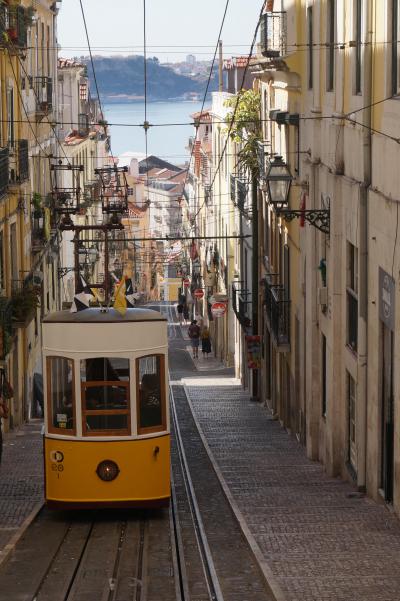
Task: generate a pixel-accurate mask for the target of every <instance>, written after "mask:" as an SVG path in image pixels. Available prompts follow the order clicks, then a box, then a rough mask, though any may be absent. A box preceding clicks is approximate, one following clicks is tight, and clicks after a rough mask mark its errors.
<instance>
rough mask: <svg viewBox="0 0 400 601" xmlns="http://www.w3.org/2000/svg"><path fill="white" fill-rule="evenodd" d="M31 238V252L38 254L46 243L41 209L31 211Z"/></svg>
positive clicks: (43, 217)
mask: <svg viewBox="0 0 400 601" xmlns="http://www.w3.org/2000/svg"><path fill="white" fill-rule="evenodd" d="M31 236H32V237H31V247H32V252H40V251H41V250H42V249H43V247H44V245H45V244H46V242H47V238H46V233H45V215H44V210H43V209H35V210H33V211H32V226H31Z"/></svg>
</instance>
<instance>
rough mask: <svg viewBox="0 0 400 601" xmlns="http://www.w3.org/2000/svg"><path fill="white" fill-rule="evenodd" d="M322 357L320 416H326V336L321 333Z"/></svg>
mask: <svg viewBox="0 0 400 601" xmlns="http://www.w3.org/2000/svg"><path fill="white" fill-rule="evenodd" d="M321 350H322V357H321V389H322V407H321V411H322V417H326V408H327V388H328V386H327V380H326V379H327V369H326V337H325V336H324V335H323V334H322V349H321Z"/></svg>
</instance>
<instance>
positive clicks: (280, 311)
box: [265, 274, 290, 351]
mask: <svg viewBox="0 0 400 601" xmlns="http://www.w3.org/2000/svg"><path fill="white" fill-rule="evenodd" d="M277 281H278V276H277V274H269V275H268V276H267V277H266V278H265V310H266V318H267V325H268V327H269V330H270V332H271V334H272V338H273V341H274V343H275V344H276V346H277V347H278V349H279V350H282V351H287V350H289V349H290V300H289V299H288V294H287V290H286V289H285V287H284V286H282V285H280V284H278V283H277Z"/></svg>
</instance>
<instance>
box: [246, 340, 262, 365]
mask: <svg viewBox="0 0 400 601" xmlns="http://www.w3.org/2000/svg"><path fill="white" fill-rule="evenodd" d="M246 343H247V366H248V368H249V369H260V368H261V336H246Z"/></svg>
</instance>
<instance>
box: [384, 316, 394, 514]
mask: <svg viewBox="0 0 400 601" xmlns="http://www.w3.org/2000/svg"><path fill="white" fill-rule="evenodd" d="M381 325H382V349H383V353H382V384H381V488H382V489H383V491H384V494H385V501H386V502H387V503H392V502H393V466H394V401H393V332H392V331H391V330H389V328H387V327H386V326H385V324H383V323H382V324H381Z"/></svg>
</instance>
